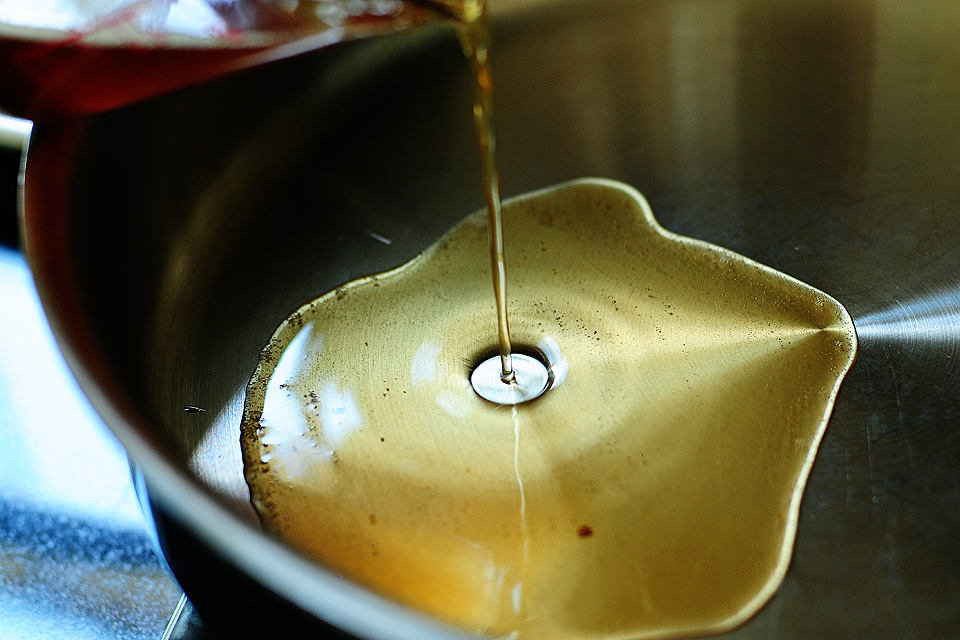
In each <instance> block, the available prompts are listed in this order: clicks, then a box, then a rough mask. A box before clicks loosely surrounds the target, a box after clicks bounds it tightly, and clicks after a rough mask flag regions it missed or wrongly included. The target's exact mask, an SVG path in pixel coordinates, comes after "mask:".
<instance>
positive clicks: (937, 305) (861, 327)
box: [853, 289, 960, 342]
mask: <svg viewBox="0 0 960 640" xmlns="http://www.w3.org/2000/svg"><path fill="white" fill-rule="evenodd" d="M853 324H854V326H855V327H856V329H857V336H858V337H859V338H860V339H861V340H910V341H917V340H924V341H936V342H944V341H947V342H949V341H952V340H960V290H957V289H950V290H947V291H939V292H937V293H935V294H930V295H928V296H925V297H921V298H916V299H914V300H907V301H903V300H897V299H895V300H893V301H892V302H891V303H890V304H889V305H888V306H887V307H886V308H883V309H880V310H877V311H872V312H870V313H867V314H864V315H861V316H860V317H858V318H854V321H853Z"/></svg>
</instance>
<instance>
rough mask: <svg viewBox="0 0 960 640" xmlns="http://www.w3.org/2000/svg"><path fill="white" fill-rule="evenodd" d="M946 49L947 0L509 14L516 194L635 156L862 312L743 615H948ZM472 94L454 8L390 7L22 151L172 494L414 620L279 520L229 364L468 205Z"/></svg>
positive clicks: (87, 349) (775, 629)
mask: <svg viewBox="0 0 960 640" xmlns="http://www.w3.org/2000/svg"><path fill="white" fill-rule="evenodd" d="M491 4H493V3H492V2H491ZM493 6H494V10H496V5H495V4H493ZM958 60H960V5H957V4H956V3H955V2H953V1H952V0H947V1H940V2H926V3H908V2H894V1H881V0H877V1H870V0H852V1H842V2H841V1H840V0H812V1H805V2H780V3H772V2H759V1H756V2H752V1H747V0H743V1H739V2H737V1H729V2H726V1H709V0H705V1H697V2H694V1H675V2H671V1H666V0H664V1H652V2H617V3H612V2H600V3H583V4H576V3H558V4H557V5H547V6H541V7H539V8H538V10H537V11H535V12H519V13H516V14H511V15H509V16H505V17H504V18H503V19H502V20H501V21H500V22H499V23H498V24H497V40H496V49H495V58H494V74H495V76H494V77H495V82H496V85H495V91H496V93H495V95H496V98H495V99H496V103H497V111H498V131H499V147H500V152H501V170H502V175H503V190H504V193H505V195H508V196H509V195H515V194H518V193H521V192H524V191H529V190H532V189H536V188H541V187H545V186H548V185H550V184H554V183H557V182H560V181H563V180H567V179H572V178H577V177H583V176H589V175H596V176H602V177H606V178H612V179H618V180H621V181H624V182H626V183H628V184H631V185H633V186H634V187H636V188H638V189H639V190H640V191H641V192H643V193H644V195H646V196H647V198H648V200H649V201H650V204H651V207H652V209H653V211H654V213H655V215H656V216H657V218H658V220H659V221H660V222H661V224H663V226H665V227H666V228H667V229H669V230H671V231H674V232H677V233H680V234H683V235H687V236H691V237H694V238H698V239H702V240H707V241H710V242H713V243H716V244H718V245H721V246H724V247H727V248H729V249H732V250H734V251H736V252H738V253H741V254H743V255H746V256H747V257H749V258H752V259H754V260H756V261H758V262H761V263H763V264H766V265H769V266H771V267H774V268H776V269H778V270H780V271H783V272H785V273H787V274H789V275H791V276H794V277H796V278H798V279H800V280H802V281H804V282H807V283H809V284H811V285H812V286H814V287H816V288H818V289H821V290H823V291H825V292H826V293H828V294H830V295H831V296H833V297H834V298H836V299H837V300H839V301H840V302H841V303H842V304H843V305H844V306H845V307H846V308H847V310H848V311H849V312H850V314H851V316H852V317H853V319H854V322H855V325H856V327H857V331H858V335H859V339H860V353H859V359H858V361H857V362H856V364H855V365H854V367H853V369H852V371H851V373H850V375H849V376H848V378H847V380H846V381H845V383H844V386H843V388H842V389H841V392H840V394H839V397H838V399H837V402H836V406H835V410H834V415H833V418H832V420H831V422H830V425H829V427H828V429H827V432H826V435H825V437H824V440H823V443H822V446H821V449H820V452H819V455H818V458H817V461H816V463H815V465H814V468H813V471H812V474H811V476H810V479H809V483H808V487H807V491H806V495H805V498H804V501H803V505H802V507H801V512H800V524H799V529H798V536H797V542H796V547H795V551H794V555H793V561H792V564H791V567H790V569H789V571H788V573H787V576H786V578H785V581H784V583H783V585H782V586H781V588H780V589H779V591H778V592H777V593H776V595H775V596H774V597H773V599H772V600H771V601H770V603H769V604H768V605H767V606H766V607H765V608H764V609H763V610H761V611H760V612H759V613H758V614H757V615H756V616H755V617H754V618H753V619H751V620H750V621H748V622H747V623H746V624H745V625H744V626H742V627H740V628H738V629H736V630H734V631H732V632H730V633H729V634H727V637H731V638H770V637H776V638H821V637H877V638H942V637H952V636H955V635H957V633H958V632H960V551H958V550H960V545H958V544H957V543H958V541H960V469H958V466H957V461H958V460H960V435H958V428H957V423H956V420H957V413H958V411H960V377H958V376H957V375H956V372H957V366H958V362H957V359H958V358H960V349H958V345H960V340H958V337H960V325H958V322H960V223H958V221H960V215H958V214H960V186H958V185H960V66H958ZM469 105H470V85H469V76H468V72H467V69H466V66H465V63H464V61H463V60H462V58H461V57H460V56H459V52H458V48H457V45H456V42H455V40H454V39H453V37H452V34H449V33H439V34H434V35H429V36H428V35H423V34H421V35H415V36H412V37H411V36H403V37H400V38H391V39H389V40H381V41H374V42H368V43H361V44H360V45H359V46H352V47H345V48H341V49H339V50H336V51H333V52H328V53H327V54H324V55H319V56H311V57H308V58H304V59H300V60H294V61H291V62H289V63H284V64H283V65H278V66H275V67H272V68H268V69H262V70H258V71H255V72H253V73H249V74H247V75H244V76H239V77H236V78H232V79H229V80H226V81H223V82H220V83H217V84H215V85H211V86H208V87H203V88H198V89H195V90H190V91H186V92H182V93H179V94H176V95H172V96H168V97H166V98H163V99H159V100H156V101H153V102H150V103H146V104H143V105H140V106H137V107H133V108H129V109H126V110H122V111H118V112H115V113H111V114H105V115H103V116H100V117H98V118H95V119H92V120H89V121H87V122H85V123H83V124H82V125H79V126H77V127H74V128H69V129H63V130H55V129H44V130H41V131H39V132H37V134H36V138H35V140H34V147H33V148H32V149H31V154H33V155H32V159H31V162H33V161H34V160H35V164H34V166H33V167H31V166H30V165H29V163H28V172H27V187H26V196H27V216H28V231H30V232H31V236H32V240H31V243H32V244H31V245H30V248H31V250H32V253H33V259H34V260H35V262H34V264H35V268H36V270H37V273H38V278H39V280H40V283H41V289H42V291H43V293H44V296H45V302H46V304H47V307H48V309H49V310H50V313H51V316H52V318H53V321H54V325H55V328H56V329H57V331H59V332H60V335H61V336H62V339H63V340H64V341H65V342H66V344H67V345H68V355H70V359H71V362H72V364H74V366H76V367H77V368H78V370H79V371H80V377H81V382H82V383H83V384H84V386H85V388H86V389H87V391H88V392H89V393H90V394H91V396H92V397H93V399H94V402H95V404H96V405H97V406H98V408H99V409H100V410H101V411H102V412H103V413H104V414H105V416H106V417H107V419H108V422H109V423H110V424H111V425H112V426H113V427H114V428H115V429H116V430H117V433H118V435H119V437H120V438H121V440H122V441H123V442H124V444H126V445H127V446H128V448H129V449H130V450H131V451H132V452H133V454H134V456H135V457H137V458H138V459H139V460H140V461H141V463H142V464H143V465H144V470H145V473H146V474H147V477H148V480H152V481H153V483H154V486H155V488H156V493H157V498H158V500H160V501H162V502H164V503H165V504H166V505H167V506H171V507H175V510H176V511H177V514H178V517H179V518H180V519H181V520H182V521H183V522H185V523H186V524H187V525H188V526H189V527H192V528H193V529H194V530H196V531H198V532H199V534H198V535H199V536H200V537H201V538H202V539H204V540H206V541H207V542H210V543H213V544H217V545H219V547H220V548H221V549H222V550H223V553H224V554H225V555H226V556H227V557H228V558H230V559H231V561H232V562H234V563H235V564H236V565H237V566H240V567H242V568H243V570H244V571H247V572H254V573H257V574H258V575H259V576H260V578H261V580H262V581H263V582H264V583H266V584H268V586H270V588H271V589H273V590H275V591H276V592H278V593H280V594H281V595H283V596H284V597H286V598H289V599H291V600H293V601H295V602H296V603H297V604H298V605H299V606H301V607H302V608H304V609H306V610H307V611H310V612H312V613H314V614H318V615H329V616H341V618H340V619H339V621H340V622H343V623H344V624H346V625H350V624H355V623H357V621H358V620H360V621H361V622H362V623H364V624H366V622H369V624H370V625H371V626H369V627H364V629H365V630H364V629H360V628H354V631H357V632H361V631H362V632H363V633H364V634H365V635H369V636H377V635H383V636H384V637H400V636H402V635H404V634H405V633H410V634H412V635H415V631H416V630H418V629H420V627H418V626H417V625H418V624H419V621H417V620H416V619H415V618H409V617H405V616H404V614H402V613H400V612H396V611H394V610H391V609H390V608H389V607H386V608H384V609H381V608H380V607H381V605H382V603H380V602H378V601H376V599H369V598H367V597H366V596H365V595H364V594H362V593H359V592H355V591H352V590H351V587H349V585H342V588H339V589H338V588H335V587H336V582H335V581H333V579H332V577H331V578H330V579H328V578H325V577H323V576H319V575H318V574H319V572H314V571H313V570H312V569H311V567H310V566H309V565H307V564H305V563H299V562H298V561H297V560H296V558H295V557H293V556H292V555H291V554H287V553H285V552H284V550H283V549H281V548H279V547H278V546H276V545H273V544H271V543H270V542H268V541H267V540H266V539H263V538H262V537H260V534H259V533H257V531H256V528H255V525H253V524H252V523H253V518H252V515H251V514H250V512H249V508H248V507H247V506H246V495H245V490H244V486H243V483H242V480H241V478H240V476H239V467H238V464H239V463H238V460H239V457H238V456H239V451H238V446H237V433H236V426H237V425H238V424H239V415H238V411H239V406H240V403H241V396H240V389H242V387H243V385H244V383H245V382H246V379H247V377H248V376H249V374H250V373H251V372H252V370H253V367H254V366H255V364H256V361H257V356H258V353H259V349H260V348H261V346H262V345H263V344H265V343H266V341H267V339H268V338H269V336H270V334H271V332H272V331H273V330H274V328H275V327H276V326H277V325H278V324H279V323H280V321H281V320H282V319H283V318H284V317H285V316H286V315H287V313H289V312H290V311H292V310H293V309H295V308H297V307H298V306H299V305H301V304H302V303H303V302H305V301H306V300H309V299H311V298H313V297H316V296H317V295H319V294H321V293H323V292H325V291H327V290H329V289H331V288H333V287H335V286H337V285H339V284H341V283H343V282H345V281H348V280H350V279H352V278H355V277H358V276H361V275H365V274H368V273H371V272H374V271H381V270H384V269H386V268H389V267H392V266H395V265H397V264H399V263H401V262H403V261H405V260H406V259H407V258H409V257H412V256H413V255H415V254H416V253H417V252H418V251H419V250H421V249H422V248H423V247H425V246H427V245H428V244H429V243H430V242H431V241H432V240H433V239H434V238H436V237H438V236H439V235H440V234H441V233H442V232H443V231H445V230H446V229H447V228H449V227H450V226H452V224H453V223H454V222H456V221H457V220H458V219H459V218H461V217H462V216H463V215H465V214H466V213H469V212H471V211H473V210H475V209H478V208H479V207H480V206H481V204H482V197H481V191H480V186H479V179H478V176H479V167H478V163H477V161H476V149H475V147H474V146H473V138H472V132H471V126H472V123H471V122H470V113H469ZM58 162H61V163H60V164H58ZM52 168H53V169H57V170H61V169H62V170H63V171H64V172H65V175H66V176H67V178H68V180H67V181H66V182H63V183H61V184H65V185H66V187H65V191H64V193H65V198H64V200H63V201H59V202H58V200H57V198H58V197H59V193H53V194H52V195H51V194H50V193H42V192H41V191H40V189H41V187H38V186H33V189H34V190H33V191H31V178H33V179H35V180H37V181H38V182H36V183H34V184H35V185H36V184H42V179H43V178H44V177H47V178H49V177H51V176H53V175H60V176H61V177H62V176H63V175H64V174H63V173H61V174H55V173H52V170H53V169H52ZM31 172H33V173H31ZM48 184H50V182H48ZM42 188H44V189H45V188H47V187H42ZM51 212H58V213H51ZM52 228H57V229H65V230H66V233H65V234H64V235H62V236H60V235H58V233H55V232H54V231H52V230H51V229H52ZM383 238H386V239H389V240H390V241H391V243H390V244H386V243H384V242H382V240H381V239H383ZM55 249H56V250H64V251H66V252H67V255H68V259H67V260H66V261H63V260H61V259H60V253H58V252H57V251H55ZM508 250H509V249H508ZM74 295H75V296H76V299H75V300H74V299H73V296H74ZM71 300H73V302H71ZM74 302H76V303H77V305H78V306H76V307H74V306H72V305H73V303H74ZM81 312H82V313H81ZM81 317H82V318H84V319H83V320H82V321H81V320H80V318H81ZM84 323H86V324H84ZM187 405H191V406H197V407H201V408H204V409H206V411H204V412H185V411H184V407H185V406H187ZM199 487H203V488H204V489H205V492H200V491H199V490H198V488H199ZM210 496H216V499H215V500H211V499H210ZM318 594H319V595H318ZM337 598H341V599H340V600H338V599H337ZM323 599H325V600H324V602H319V601H318V600H323ZM357 602H360V603H361V605H356V603H357ZM358 607H359V608H358ZM364 607H368V608H364ZM348 609H349V610H350V611H353V613H344V611H347V610H348ZM370 611H386V613H384V614H383V615H379V616H376V617H375V619H373V617H372V616H368V617H371V619H370V620H369V621H364V620H363V616H364V614H363V612H370ZM351 616H353V617H351ZM404 625H408V626H404ZM361 626H362V625H361Z"/></svg>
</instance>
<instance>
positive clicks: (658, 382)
mask: <svg viewBox="0 0 960 640" xmlns="http://www.w3.org/2000/svg"><path fill="white" fill-rule="evenodd" d="M503 222H504V235H505V238H506V240H505V241H506V243H507V246H508V247H509V252H510V253H509V259H510V265H511V269H510V272H509V279H510V281H509V286H510V291H511V298H510V301H509V302H510V312H511V319H512V323H513V324H512V330H513V335H514V344H515V345H517V346H518V347H519V350H520V351H523V350H524V349H523V347H526V350H527V352H528V353H531V354H533V355H536V356H537V357H539V358H542V359H545V360H547V361H548V362H549V363H550V365H551V368H552V374H553V376H552V382H551V385H552V388H550V389H548V390H547V392H546V393H544V394H543V395H542V396H541V397H540V398H538V399H536V400H534V401H532V402H529V403H525V404H520V405H515V406H510V407H504V406H500V405H497V404H494V403H491V402H488V401H486V400H483V399H481V398H480V397H479V396H477V394H476V393H474V391H473V390H472V389H471V386H470V381H469V378H470V374H471V368H472V367H473V366H474V365H475V364H477V363H478V362H480V361H481V360H483V359H484V356H488V355H491V354H493V353H495V352H496V336H495V332H494V327H495V322H494V310H493V308H492V306H493V305H492V304H491V300H490V291H489V289H490V285H489V282H490V273H489V270H488V269H489V262H488V260H487V253H486V250H485V249H486V246H487V230H486V228H485V222H484V218H483V215H482V214H477V215H475V216H472V217H470V218H468V219H466V220H465V221H464V222H463V223H461V224H460V225H459V226H457V227H456V228H455V229H453V230H452V231H450V232H449V233H448V234H447V235H446V236H445V237H443V238H442V239H441V240H440V241H438V242H437V243H436V244H435V245H434V246H432V247H431V248H430V249H428V250H427V251H426V252H425V253H424V254H423V255H421V256H420V257H418V258H417V259H415V260H413V261H412V262H410V263H408V264H406V265H404V266H402V267H400V268H398V269H396V270H394V271H391V272H388V273H385V274H381V275H376V276H372V277H368V278H365V279H362V280H359V281H356V282H351V283H349V284H346V285H344V286H342V287H340V288H339V289H337V290H335V291H332V292H330V293H329V294H327V295H325V296H323V297H322V298H320V299H318V300H315V301H313V302H310V303H309V304H307V305H305V306H304V307H302V308H301V309H299V310H298V311H297V312H296V313H294V314H293V315H291V316H290V317H289V318H288V319H287V320H286V321H285V322H284V323H283V324H282V325H281V326H280V328H279V329H278V330H277V332H276V334H275V335H274V337H273V339H272V340H271V342H270V344H269V345H268V346H267V348H266V349H265V350H264V351H263V354H262V358H261V361H260V364H259V366H258V368H257V371H256V373H255V375H254V376H253V378H252V379H251V381H250V384H249V387H248V390H247V397H246V406H245V409H244V421H243V427H242V438H241V439H242V449H243V455H244V463H245V474H246V478H247V482H248V484H249V487H250V491H251V496H252V500H253V504H254V505H255V507H256V509H257V511H258V513H259V515H260V517H261V520H262V523H263V525H264V527H265V528H266V529H267V530H269V531H270V532H272V533H274V534H276V535H277V536H279V537H280V538H281V539H283V540H285V541H286V542H288V543H289V544H290V545H292V546H294V547H295V548H297V549H299V550H300V551H302V552H303V553H304V554H305V555H307V556H309V557H311V558H313V559H315V560H316V561H317V562H318V563H320V564H321V565H323V566H325V567H327V568H329V569H330V570H332V571H334V572H337V573H340V574H342V575H343V576H345V577H347V578H349V579H351V580H353V581H355V582H357V583H359V584H362V585H365V586H367V587H369V588H370V589H372V590H374V591H376V592H379V593H381V594H383V595H386V596H388V597H390V598H393V599H395V600H397V601H399V602H401V603H404V604H406V605H409V606H410V607H413V608H415V609H418V610H420V611H423V612H426V613H428V614H431V615H434V616H437V617H438V618H440V619H443V620H445V621H448V622H451V623H453V624H456V625H459V626H461V627H463V628H465V629H466V630H468V631H472V632H480V633H485V634H490V635H493V636H502V635H507V634H511V633H514V632H516V633H518V634H519V636H520V637H522V638H603V637H618V638H625V637H631V638H632V637H637V638H640V637H670V636H680V635H688V634H691V633H707V632H712V631H721V630H724V629H727V628H730V627H732V626H735V625H736V624H739V623H740V622H742V621H744V620H745V619H746V618H748V617H749V616H750V615H752V614H753V613H754V612H755V611H756V610H757V609H758V608H759V607H760V606H761V605H762V604H763V603H764V602H765V601H766V599H767V598H769V597H770V596H771V595H772V594H773V592H774V591H775V590H776V588H777V586H778V585H779V583H780V581H781V580H782V578H783V575H784V573H785V571H786V568H787V564H788V561H789V558H790V554H791V549H792V545H793V540H794V535H795V532H796V526H797V517H798V510H799V505H800V498H801V492H802V489H803V486H804V483H805V481H806V478H807V476H808V473H809V470H810V467H811V465H812V463H813V459H814V455H815V452H816V448H817V445H818V443H819V442H820V439H821V436H822V435H823V432H824V429H825V428H826V423H827V419H828V417H829V414H830V411H831V408H832V406H833V401H834V398H835V395H836V393H837V390H838V387H839V384H840V381H841V379H842V378H843V376H844V375H845V373H846V372H847V370H848V369H849V367H850V366H851V364H852V362H853V359H854V356H855V351H856V338H855V333H854V329H853V324H852V322H851V320H850V318H849V316H848V315H847V313H846V312H845V310H844V309H843V308H842V307H841V306H840V304H839V303H837V302H836V301H835V300H833V299H832V298H830V297H828V296H826V295H825V294H823V293H821V292H819V291H817V290H815V289H813V288H811V287H809V286H806V285H804V284H802V283H800V282H798V281H796V280H794V279H792V278H790V277H788V276H785V275H783V274H780V273H778V272H775V271H773V270H771V269H768V268H766V267H763V266H761V265H758V264H756V263H754V262H751V261H749V260H747V259H746V258H743V257H742V256H739V255H737V254H735V253H732V252H730V251H727V250H724V249H721V248H718V247H715V246H712V245H709V244H706V243H703V242H699V241H695V240H690V239H685V238H682V237H679V236H676V235H673V234H670V233H668V232H666V231H664V230H663V229H662V228H660V227H659V226H658V225H657V224H656V222H655V220H654V218H653V216H652V214H651V212H650V210H649V208H648V206H647V204H646V202H645V201H644V200H643V198H642V196H640V194H639V193H637V192H635V191H634V190H632V189H631V188H629V187H627V186H625V185H620V184H617V183H613V182H609V181H597V180H593V181H581V182H575V183H569V184H566V185H562V186H559V187H556V188H553V189H550V190H547V191H543V192H539V193H534V194H532V195H528V196H524V197H521V198H519V199H516V200H513V201H511V202H507V203H505V205H504V212H503Z"/></svg>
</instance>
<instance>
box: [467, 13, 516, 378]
mask: <svg viewBox="0 0 960 640" xmlns="http://www.w3.org/2000/svg"><path fill="white" fill-rule="evenodd" d="M457 35H458V36H459V38H460V43H461V45H462V47H463V52H464V55H466V56H467V59H468V60H469V61H470V68H471V70H472V71H473V78H474V88H475V96H474V104H473V120H474V125H475V128H476V134H477V146H478V147H479V149H480V161H481V169H482V172H483V185H484V197H485V199H486V204H487V224H488V233H489V240H488V244H489V248H488V250H489V252H490V274H491V276H492V278H493V296H494V300H495V304H496V310H497V341H498V345H499V348H500V366H501V371H500V379H501V380H502V381H503V382H504V383H507V384H510V383H512V382H514V381H515V378H516V377H515V375H514V371H513V358H512V353H513V346H512V345H511V343H510V324H509V321H508V318H507V269H506V259H505V257H504V251H503V214H502V211H501V204H500V171H499V167H498V166H497V143H496V134H495V131H494V128H493V78H492V73H491V70H490V57H489V53H490V25H489V18H488V17H487V13H486V12H485V11H482V10H481V11H480V12H479V13H478V14H477V16H476V18H475V19H473V20H471V21H463V22H461V23H460V24H459V25H458V26H457Z"/></svg>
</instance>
